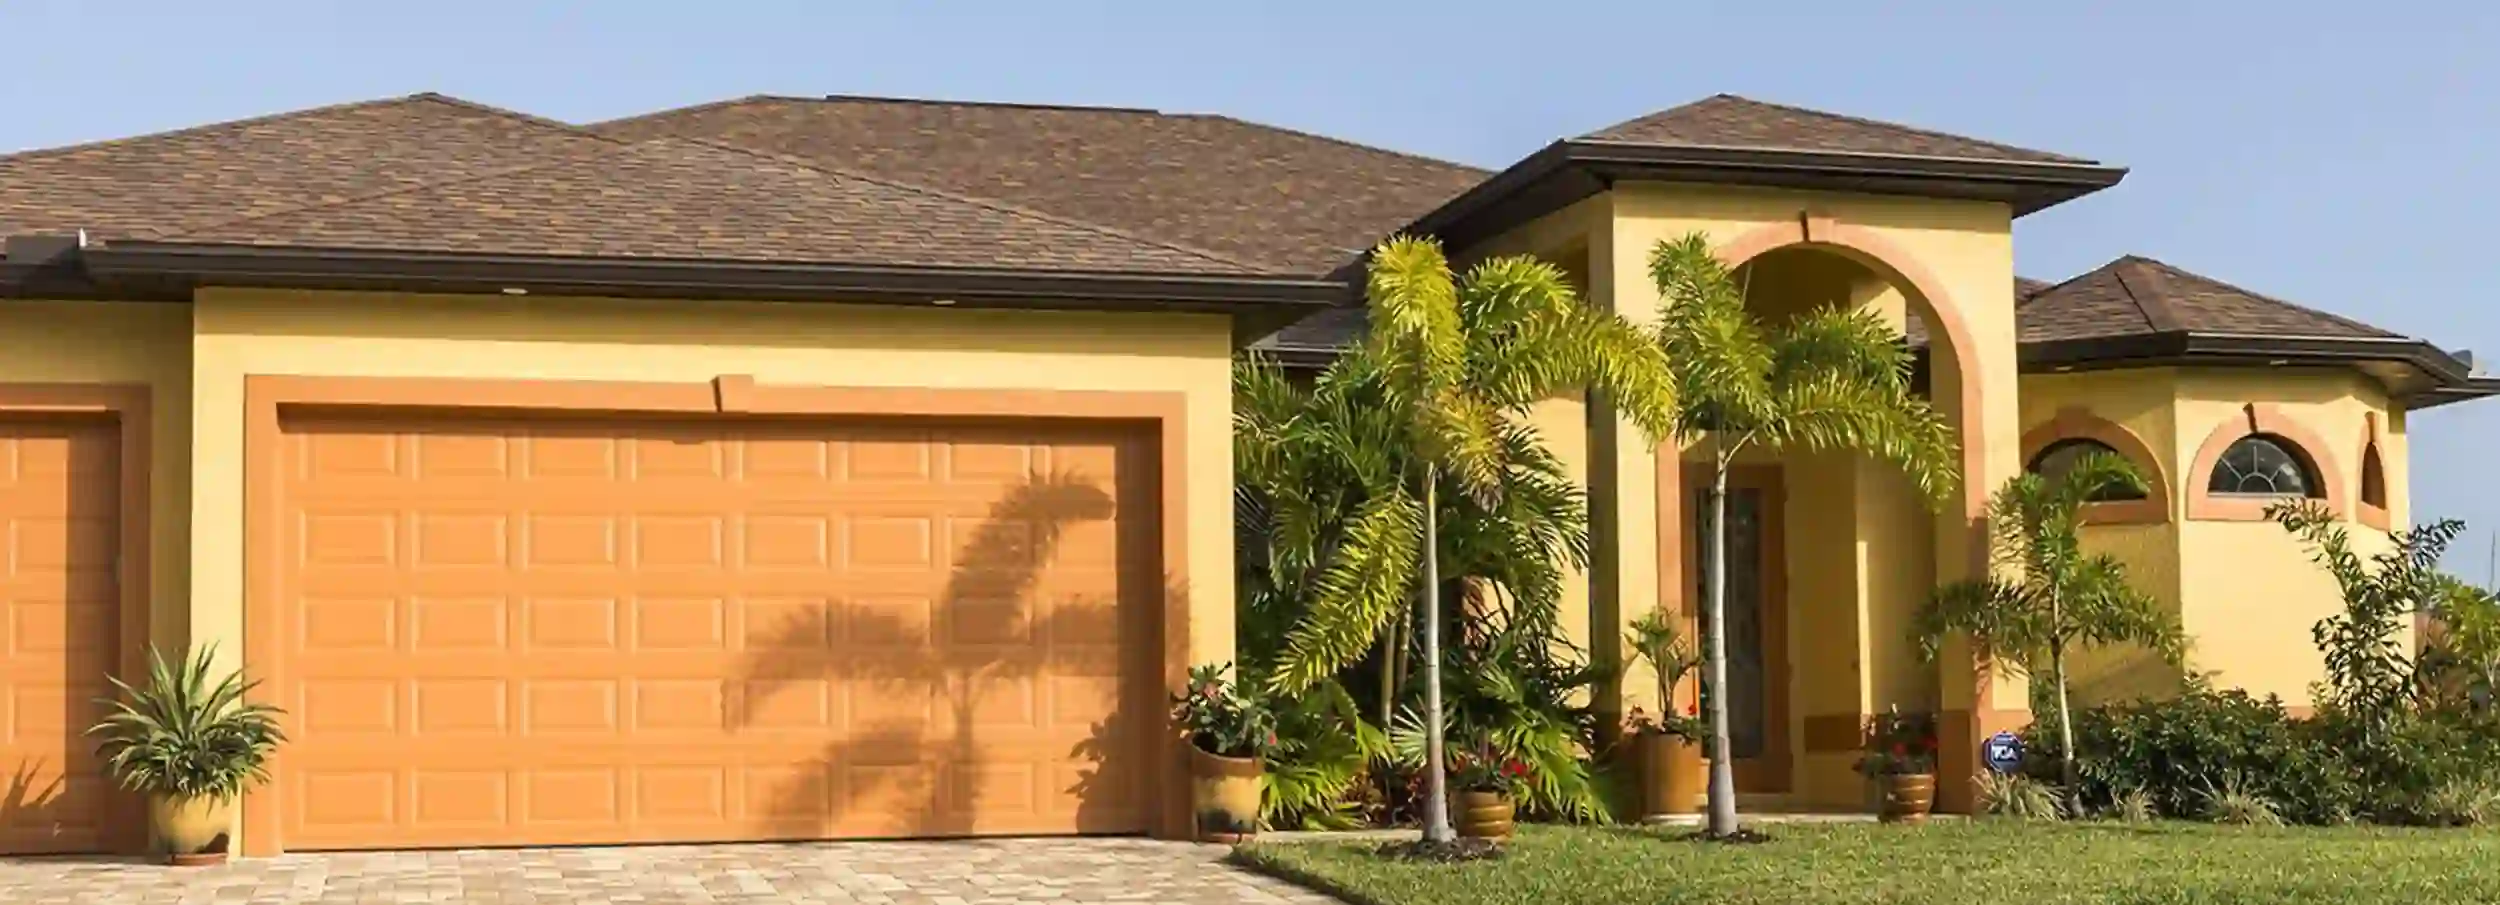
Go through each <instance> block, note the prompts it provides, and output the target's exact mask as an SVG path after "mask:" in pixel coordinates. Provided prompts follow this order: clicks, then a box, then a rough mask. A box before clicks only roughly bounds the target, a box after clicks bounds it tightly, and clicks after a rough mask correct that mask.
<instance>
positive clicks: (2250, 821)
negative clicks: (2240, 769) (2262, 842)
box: [2203, 773, 2283, 826]
mask: <svg viewBox="0 0 2500 905" xmlns="http://www.w3.org/2000/svg"><path fill="white" fill-rule="evenodd" d="M2203 797H2204V805H2205V806H2204V810H2203V813H2204V815H2205V818H2206V819H2208V820H2211V821H2213V822H2215V823H2221V824H2228V825H2231V826H2282V825H2283V816H2282V815H2281V814H2280V813H2277V811H2276V810H2275V805H2274V800H2273V799H2271V798H2267V797H2266V796H2264V795H2260V794H2258V793H2256V792H2253V791H2249V790H2248V789H2247V788H2245V784H2244V783H2243V781H2242V780H2241V778H2240V775H2239V774H2237V773H2231V774H2227V775H2225V776H2224V777H2223V779H2222V782H2221V784H2219V785H2209V786H2206V787H2205V790H2204V796H2203Z"/></svg>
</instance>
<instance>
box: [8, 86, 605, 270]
mask: <svg viewBox="0 0 2500 905" xmlns="http://www.w3.org/2000/svg"><path fill="white" fill-rule="evenodd" d="M608 144H610V142H609V141H607V140H606V139H603V138H600V137H598V136H596V135H593V134H591V133H589V132H585V131H583V130H581V129H578V128H575V127H572V126H568V125H565V124H563V123H559V122H555V121H552V120H546V119H540V118H538V117H534V116H529V115H526V114H521V113H515V112H512V111H509V110H502V109H497V108H495V107H489V106H486V105H484V104H478V103H472V102H469V101H464V100H459V99H456V98H450V97H445V96H443V95H439V94H414V95H409V96H407V97H398V98H388V99H384V100H376V101H365V102H362V103H354V104H340V105H337V106H330V107H316V108H313V109H309V110H298V111H294V112H291V113H281V114H276V115H273V116H263V117H256V118H253V119H244V120H236V121H233V122H226V123H217V124H213V125H207V126H199V127H196V128H190V129H183V130H180V131H175V132H162V133H157V134H154V135H143V136H139V137H136V138H124V139H117V140H113V141H102V142H94V143H91V144H82V145H72V146H68V147H62V148H52V149H46V150H38V151H27V152H22V153H18V154H12V155H7V156H0V186H7V187H8V190H7V191H5V192H0V236H11V235H22V234H27V233H41V232H68V231H73V230H79V229H85V230H90V231H94V232H98V233H102V234H108V235H147V234H154V233H158V232H164V231H172V230H180V229H183V228H186V227H191V226H197V225H202V224H205V223H209V222H214V221H219V220H230V219H234V218H236V217H241V216H253V215H258V214H266V213H272V212H276V211H280V210H285V209H288V208H292V207H298V206H301V205H304V204H306V203H318V202H323V201H336V200H341V199H345V198H351V197H356V196H359V195H364V194H369V193H372V192H378V191H388V190H392V189H403V188H410V187H414V186H419V185H425V184H428V183H432V182H439V181H443V180H449V179H463V178H470V177H475V176H478V175H482V174H485V173H491V172H496V171H499V170H505V169H509V168H512V167H517V166H526V165H529V164H532V163H536V162H538V161H541V160H545V159H547V158H549V157H559V156H563V155H567V154H572V153H577V152H581V151H583V150H586V149H596V148H600V147H604V146H607V145H608Z"/></svg>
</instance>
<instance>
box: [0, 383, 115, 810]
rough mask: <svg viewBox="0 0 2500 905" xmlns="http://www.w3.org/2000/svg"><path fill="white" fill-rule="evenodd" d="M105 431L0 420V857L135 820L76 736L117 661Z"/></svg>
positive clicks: (110, 463) (110, 464) (110, 433)
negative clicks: (1, 543) (0, 553)
mask: <svg viewBox="0 0 2500 905" xmlns="http://www.w3.org/2000/svg"><path fill="white" fill-rule="evenodd" d="M116 436H117V435H116V431H115V429H114V426H113V425H112V423H111V422H92V423H91V422H86V421H63V420H45V421H31V420H30V421H19V420H10V421H0V538H4V539H5V541H6V548H5V560H0V570H5V571H0V770H4V771H6V774H5V776H0V781H5V782H6V783H7V785H6V786H5V788H0V854H12V855H17V854H37V853H60V852H95V851H109V850H114V849H118V848H121V847H123V843H124V842H125V841H127V839H126V837H127V836H128V835H129V834H130V833H131V832H132V831H133V830H134V829H135V827H136V826H137V822H136V820H135V819H134V817H133V815H134V811H133V810H132V806H131V802H132V801H133V800H134V799H131V798H130V797H129V796H126V795H122V794H121V793H119V792H117V791H115V790H114V789H113V787H112V785H111V783H110V781H109V780H108V779H107V778H106V777H105V776H104V773H103V770H102V768H101V765H100V763H99V762H98V760H97V759H96V756H95V751H94V747H93V745H92V744H91V743H90V740H89V739H88V738H86V736H85V732H86V729H87V727H88V726H91V725H94V724H95V721H96V718H97V717H99V716H101V715H102V713H103V711H102V710H101V709H100V708H98V707H97V706H96V704H95V700H96V699H97V698H101V697H106V696H109V695H110V693H111V691H112V687H111V686H110V685H107V684H106V683H105V676H106V675H107V674H109V673H111V672H113V671H115V670H117V669H119V668H120V664H119V663H118V662H116V661H117V660H118V659H119V657H120V656H121V654H120V651H121V631H120V613H121V589H120V583H119V582H117V581H116V580H115V576H114V568H115V565H116V562H117V560H118V556H119V554H118V552H117V551H118V550H119V549H120V531H119V529H120V516H119V513H120V511H121V494H120V490H121V485H120V471H121V456H120V448H119V441H118V440H117V438H116Z"/></svg>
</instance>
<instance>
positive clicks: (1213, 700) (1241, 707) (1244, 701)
mask: <svg viewBox="0 0 2500 905" xmlns="http://www.w3.org/2000/svg"><path fill="white" fill-rule="evenodd" d="M1230 670H1231V664H1225V665H1223V666H1196V667H1192V668H1190V670H1189V689H1188V691H1187V692H1186V693H1184V694H1181V695H1180V696H1178V697H1175V698H1173V699H1172V719H1173V720H1174V721H1176V722H1178V723H1179V724H1180V726H1181V731H1182V732H1185V733H1187V734H1188V736H1189V750H1190V773H1191V782H1190V812H1191V813H1192V814H1194V815H1196V817H1197V823H1198V838H1199V839H1200V840H1202V841H1206V842H1221V843H1226V844H1238V843H1241V842H1246V841H1248V840H1249V839H1250V838H1251V837H1253V836H1256V835H1258V832H1259V785H1260V783H1259V777H1260V764H1259V757H1260V755H1261V754H1263V753H1265V752H1266V751H1267V749H1269V748H1272V747H1275V745H1276V714H1275V711H1273V710H1271V709H1269V708H1268V706H1267V702H1266V701H1265V700H1263V699H1261V698H1260V697H1258V696H1257V695H1255V694H1252V693H1250V692H1249V691H1248V690H1247V689H1248V688H1250V687H1251V686H1250V685H1248V684H1247V683H1243V682H1236V681H1233V680H1231V679H1229V678H1227V677H1226V675H1225V674H1226V673H1227V672H1229V671H1230Z"/></svg>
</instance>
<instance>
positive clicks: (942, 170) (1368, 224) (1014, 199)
mask: <svg viewBox="0 0 2500 905" xmlns="http://www.w3.org/2000/svg"><path fill="white" fill-rule="evenodd" d="M590 128H592V129H593V130H596V131H598V132H600V133H602V134H606V135H611V136H615V137H619V138H626V139H642V138H650V137H654V136H662V135H680V136H690V137H699V138H708V139H713V140H717V141H721V142H724V143H727V144H733V145H739V146H742V147H750V148H755V149H759V150H764V151H769V152H773V153H777V154H783V155H788V156H792V157H798V158H803V159H807V160H812V161H816V162H820V163H823V164H825V165H828V166H832V167H836V168H840V169H844V170H848V171H851V172H856V173H861V174H864V175H870V176H877V177H881V178H887V179H893V180H897V181H900V182H907V183H912V184H916V185H924V186H929V187H932V188H936V189H940V190H944V191H949V192H954V193H957V194H962V195H969V196H975V197H982V198H996V199H999V200H1001V201H1005V202H1008V203H1011V204H1015V205H1018V206H1021V207H1025V208H1029V209H1032V210H1037V211H1042V212H1046V213H1050V214H1054V215H1058V216H1061V217H1066V218H1069V219H1073V220H1080V221H1084V222H1087V223H1096V224H1101V225H1103V226H1107V227H1111V228H1114V229H1118V230H1122V231H1125V232H1129V233H1132V234H1136V235H1141V236H1152V237H1155V238H1157V239H1161V240H1165V241H1169V242H1173V243H1177V244H1180V245H1185V246H1188V247H1191V248H1201V249H1206V250H1208V251H1211V252H1214V253H1217V254H1221V255H1224V256H1226V257H1229V258H1233V259H1237V260H1243V261H1248V262H1252V263H1254V264H1258V265H1261V266H1262V267H1263V268H1265V269H1269V270H1273V271H1276V272H1292V273H1303V274H1313V275H1316V274H1321V273H1325V272H1328V271H1330V270H1332V269H1334V268H1336V267H1337V266H1339V265H1342V264H1344V263H1346V262H1348V261H1350V260H1352V259H1353V258H1354V257H1355V256H1356V255H1358V254H1360V253H1361V252H1362V251H1363V250H1365V249H1368V248H1370V247H1371V246H1372V245H1373V244H1374V243H1376V242H1378V241H1379V240H1380V239H1381V238H1382V237H1384V236H1386V235H1387V234H1388V233H1390V232H1392V231H1395V230H1397V229H1399V228H1401V227H1404V226H1406V225H1407V224H1408V223H1411V222H1413V221H1414V220H1415V219H1416V218H1418V217H1421V216H1422V215H1424V214H1425V213H1428V212H1430V211H1431V210H1432V209H1434V208H1435V207H1438V206H1440V205H1441V204H1442V203H1443V202H1445V201H1448V200H1449V199H1451V198H1453V197H1456V196H1457V195H1458V194H1459V193H1461V192H1464V191H1466V190H1467V189H1469V188H1471V187H1473V186H1474V185H1476V183H1478V182H1480V181H1482V180H1483V179H1484V178H1485V177H1486V176H1487V175H1489V174H1488V173H1487V172H1486V171H1484V170H1480V169H1476V168H1474V167H1469V166H1462V165H1459V164H1455V163H1448V162H1445V161H1439V160H1432V159H1429V158H1423V157H1417V156H1413V155H1408V154H1401V153H1397V152H1392V151H1385V150H1381V149H1378V148H1371V147H1365V146H1362V145H1357V144H1352V143H1348V142H1343V141H1339V140H1336V139H1331V138H1323V137H1320V136H1316V135H1308V134H1304V133H1301V132H1295V131H1291V130H1287V129H1280V128H1276V127H1273V126H1264V125H1259V124H1256V123H1249V122H1244V121H1241V120H1237V119H1232V118H1229V117H1223V116H1209V115H1198V114H1166V113H1158V112H1155V111H1151V110H1131V109H1116V108H1098V107H1047V106H1027V105H1013V104H979V103H953V102H942V101H919V100H895V99H884V98H825V99H819V98H789V97H765V96H758V97H749V98H742V99H738V100H732V101H724V102H720V103H715V104H707V105H703V106H697V107H687V108H683V109H679V110H670V111H663V112H660V113H654V114H649V115H645V116H638V117H632V118H629V119H622V120H616V121H612V122H607V123H601V124H598V125H594V126H591V127H590Z"/></svg>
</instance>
